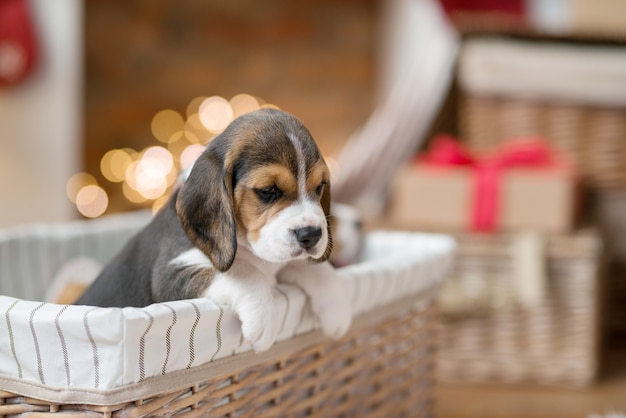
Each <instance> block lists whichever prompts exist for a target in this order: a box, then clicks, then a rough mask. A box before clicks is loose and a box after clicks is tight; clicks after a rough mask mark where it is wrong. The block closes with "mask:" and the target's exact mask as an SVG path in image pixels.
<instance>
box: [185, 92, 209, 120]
mask: <svg viewBox="0 0 626 418" xmlns="http://www.w3.org/2000/svg"><path fill="white" fill-rule="evenodd" d="M206 99H207V96H198V97H196V98H195V99H193V100H191V101H190V102H189V104H188V105H187V118H190V117H191V115H193V114H197V113H198V112H199V111H200V105H201V104H202V102H204V101H205V100H206Z"/></svg>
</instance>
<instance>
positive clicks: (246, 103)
mask: <svg viewBox="0 0 626 418" xmlns="http://www.w3.org/2000/svg"><path fill="white" fill-rule="evenodd" d="M230 107H231V108H232V109H233V117H234V118H236V117H238V116H241V115H243V114H244V113H248V112H252V111H254V110H257V109H258V108H259V102H258V100H257V99H256V98H255V97H254V96H251V95H249V94H245V93H242V94H238V95H236V96H234V97H233V98H232V99H230Z"/></svg>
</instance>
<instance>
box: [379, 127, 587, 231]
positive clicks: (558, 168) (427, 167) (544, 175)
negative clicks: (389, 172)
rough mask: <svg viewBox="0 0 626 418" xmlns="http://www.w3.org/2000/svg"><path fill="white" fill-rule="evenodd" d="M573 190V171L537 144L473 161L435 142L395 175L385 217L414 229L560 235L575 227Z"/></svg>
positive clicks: (445, 140)
mask: <svg viewBox="0 0 626 418" xmlns="http://www.w3.org/2000/svg"><path fill="white" fill-rule="evenodd" d="M578 191H579V185H578V182H577V180H576V174H575V171H574V170H573V169H572V166H571V165H570V164H568V162H567V161H566V160H564V159H562V158H557V157H555V156H554V154H553V153H552V151H551V149H550V148H549V147H548V146H547V144H546V142H545V141H543V140H541V139H539V138H532V139H520V140H516V141H509V142H506V143H505V144H503V145H502V146H500V147H497V148H494V150H493V151H492V152H491V153H490V154H485V155H482V156H479V155H472V154H470V153H469V152H468V151H467V150H466V149H465V148H464V147H463V145H462V144H460V143H459V142H458V141H456V140H455V139H454V138H451V137H449V136H439V137H437V138H435V139H434V140H433V142H432V146H431V148H430V150H429V151H428V152H427V153H426V154H424V155H422V156H420V157H418V158H417V159H416V160H415V161H414V162H413V163H412V164H410V165H408V166H405V167H403V168H402V169H401V170H399V173H398V176H397V177H396V179H395V183H394V190H393V198H392V202H391V206H390V213H389V216H390V217H391V219H393V221H394V223H398V224H401V225H404V226H406V227H410V228H419V229H436V230H453V231H499V230H528V229H532V230H538V231H545V232H564V231H568V230H570V229H571V228H572V227H573V226H574V223H575V220H576V213H577V206H578V204H577V202H578Z"/></svg>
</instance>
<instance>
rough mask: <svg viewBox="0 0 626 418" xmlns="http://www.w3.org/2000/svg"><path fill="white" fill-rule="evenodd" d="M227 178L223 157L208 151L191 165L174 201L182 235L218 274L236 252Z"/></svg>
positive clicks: (227, 267)
mask: <svg viewBox="0 0 626 418" xmlns="http://www.w3.org/2000/svg"><path fill="white" fill-rule="evenodd" d="M230 175H231V173H230V172H229V170H227V168H226V167H225V166H224V160H223V158H222V157H221V156H220V155H218V153H217V152H215V151H214V150H212V149H211V148H208V149H207V150H206V151H205V152H204V153H202V155H201V156H200V157H199V158H198V160H197V161H196V162H195V164H194V166H193V168H192V170H191V173H190V174H189V178H188V179H187V181H186V182H185V184H184V185H183V186H182V188H181V190H180V192H179V193H178V198H177V201H176V214H177V215H178V219H179V220H180V223H181V225H182V226H183V229H184V230H185V233H186V234H187V236H188V237H189V239H190V240H191V242H193V243H194V245H196V247H198V248H200V250H201V251H202V252H203V253H204V254H206V256H207V257H209V259H210V260H211V262H212V263H213V267H215V268H216V269H218V270H219V271H226V270H228V269H229V268H230V267H231V266H232V264H233V261H234V260H235V253H236V251H237V235H236V234H237V231H236V226H235V213H234V210H233V198H232V185H231V181H230V179H229V177H230Z"/></svg>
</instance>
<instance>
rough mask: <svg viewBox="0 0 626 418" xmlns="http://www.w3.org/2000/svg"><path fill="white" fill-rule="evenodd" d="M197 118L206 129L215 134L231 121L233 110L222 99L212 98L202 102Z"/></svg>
mask: <svg viewBox="0 0 626 418" xmlns="http://www.w3.org/2000/svg"><path fill="white" fill-rule="evenodd" d="M198 116H199V118H200V122H202V125H204V127H205V128H206V129H208V130H209V131H211V132H216V133H217V132H221V131H223V130H224V128H226V126H228V124H229V123H230V122H231V121H232V120H233V109H232V107H230V103H229V102H228V101H227V100H226V99H224V98H223V97H219V96H212V97H208V98H206V99H205V100H204V101H203V102H202V104H201V105H200V109H199V111H198Z"/></svg>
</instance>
